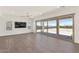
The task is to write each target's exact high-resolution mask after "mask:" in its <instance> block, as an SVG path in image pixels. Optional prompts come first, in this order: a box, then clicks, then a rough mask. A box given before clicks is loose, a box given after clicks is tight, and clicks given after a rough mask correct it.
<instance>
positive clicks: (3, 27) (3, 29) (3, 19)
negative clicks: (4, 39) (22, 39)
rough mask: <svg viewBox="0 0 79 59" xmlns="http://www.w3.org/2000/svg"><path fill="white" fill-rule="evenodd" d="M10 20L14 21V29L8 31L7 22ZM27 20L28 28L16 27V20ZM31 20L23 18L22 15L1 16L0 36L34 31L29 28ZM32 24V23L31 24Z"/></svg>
mask: <svg viewBox="0 0 79 59" xmlns="http://www.w3.org/2000/svg"><path fill="white" fill-rule="evenodd" d="M8 21H12V25H13V27H12V30H11V31H7V30H6V23H7V22H8ZM15 21H17V22H27V27H26V28H16V29H15V27H14V22H15ZM29 22H30V19H26V18H21V17H13V16H10V15H9V16H3V15H2V16H0V36H6V35H15V34H22V33H30V32H33V30H32V29H28V24H29ZM31 25H32V24H31Z"/></svg>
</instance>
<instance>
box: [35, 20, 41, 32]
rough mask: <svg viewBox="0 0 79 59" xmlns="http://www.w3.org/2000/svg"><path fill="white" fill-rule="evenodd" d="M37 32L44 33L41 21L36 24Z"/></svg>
mask: <svg viewBox="0 0 79 59" xmlns="http://www.w3.org/2000/svg"><path fill="white" fill-rule="evenodd" d="M36 31H37V32H42V22H41V21H37V22H36Z"/></svg>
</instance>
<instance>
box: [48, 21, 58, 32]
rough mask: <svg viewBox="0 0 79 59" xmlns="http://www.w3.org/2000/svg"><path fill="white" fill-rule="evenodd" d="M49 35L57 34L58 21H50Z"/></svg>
mask: <svg viewBox="0 0 79 59" xmlns="http://www.w3.org/2000/svg"><path fill="white" fill-rule="evenodd" d="M48 33H52V34H56V33H57V22H56V20H49V21H48Z"/></svg>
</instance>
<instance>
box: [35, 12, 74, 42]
mask: <svg viewBox="0 0 79 59" xmlns="http://www.w3.org/2000/svg"><path fill="white" fill-rule="evenodd" d="M74 15H75V13H72V14H67V15H61V16H56V17H52V18H48V19H44V20H40V22H43V25H42V26H43V27H44V21H47V34H48V21H50V20H53V19H54V20H56V26H57V28H56V30H57V33H56V34H57V35H59V20H60V19H65V18H72V22H73V25H72V27H73V28H72V30H73V34H72V42H74V35H75V28H74V26H75V24H74V23H75V21H74ZM36 22H38V21H36ZM36 31H37V29H36ZM41 31H42V29H41ZM43 31H44V29H43Z"/></svg>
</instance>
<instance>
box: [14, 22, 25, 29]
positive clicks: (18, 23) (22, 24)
mask: <svg viewBox="0 0 79 59" xmlns="http://www.w3.org/2000/svg"><path fill="white" fill-rule="evenodd" d="M15 28H26V22H15Z"/></svg>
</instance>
